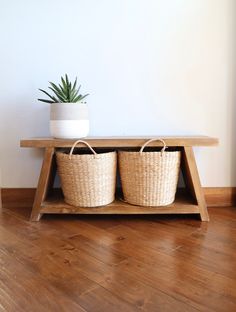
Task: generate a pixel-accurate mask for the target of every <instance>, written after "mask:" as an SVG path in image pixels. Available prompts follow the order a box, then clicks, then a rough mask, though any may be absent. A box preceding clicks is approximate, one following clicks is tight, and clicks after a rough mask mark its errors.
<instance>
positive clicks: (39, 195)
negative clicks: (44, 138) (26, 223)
mask: <svg viewBox="0 0 236 312" xmlns="http://www.w3.org/2000/svg"><path fill="white" fill-rule="evenodd" d="M53 157H54V148H53V147H47V148H46V149H45V153H44V159H43V164H42V169H41V173H40V177H39V182H38V187H37V190H36V194H35V199H34V204H33V208H32V213H31V217H30V220H31V221H39V220H40V218H41V213H40V210H41V203H42V202H43V201H44V199H45V198H46V195H47V192H48V187H49V185H50V186H51V183H52V182H51V181H52V179H53V178H51V175H52V171H51V168H52V161H53Z"/></svg>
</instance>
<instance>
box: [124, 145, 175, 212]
mask: <svg viewBox="0 0 236 312" xmlns="http://www.w3.org/2000/svg"><path fill="white" fill-rule="evenodd" d="M154 140H156V139H151V140H149V141H147V142H146V143H145V144H144V145H143V147H142V148H141V150H140V151H139V152H127V151H119V157H118V159H119V169H120V177H121V184H122V189H123V195H124V200H125V201H127V202H128V203H130V204H133V205H140V206H165V205H169V204H171V203H172V202H173V201H174V199H175V193H176V189H177V183H178V177H179V167H180V152H179V151H173V152H172V151H170V152H166V151H165V149H166V145H165V142H164V141H163V140H161V139H159V140H160V141H162V142H163V144H164V147H163V149H162V151H161V152H143V149H144V148H145V146H147V145H148V144H149V143H150V142H152V141H154Z"/></svg>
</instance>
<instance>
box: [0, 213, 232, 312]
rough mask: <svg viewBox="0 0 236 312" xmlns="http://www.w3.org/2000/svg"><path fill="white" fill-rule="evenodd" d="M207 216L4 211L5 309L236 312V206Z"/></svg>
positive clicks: (1, 272) (1, 270)
mask: <svg viewBox="0 0 236 312" xmlns="http://www.w3.org/2000/svg"><path fill="white" fill-rule="evenodd" d="M209 212H210V217H211V222H210V223H206V222H200V221H199V220H198V218H197V216H194V215H191V216H173V215H172V216H163V215H162V216H161V215H156V216H91V215H90V216H65V215H63V216H62V215H60V216H56V215H48V216H44V217H43V218H42V220H41V221H40V222H38V223H37V222H36V223H30V222H28V217H29V214H30V210H29V208H26V207H25V208H24V207H21V208H17V207H12V208H3V211H2V214H1V215H0V311H9V312H21V311H24V312H28V311H30V312H37V311H39V312H43V311H55V312H59V311H68V312H73V311H77V312H79V311H91V312H94V311H96V312H97V311H100V312H107V311H109V312H115V311H119V312H123V311H124V312H126V311H150V312H151V311H157V312H158V311H171V312H173V311H174V312H177V311H181V312H184V311H187V312H188V311H227V312H230V311H236V208H210V209H209Z"/></svg>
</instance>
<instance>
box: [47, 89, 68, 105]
mask: <svg viewBox="0 0 236 312" xmlns="http://www.w3.org/2000/svg"><path fill="white" fill-rule="evenodd" d="M48 88H49V89H50V90H52V92H54V93H55V95H56V96H57V98H58V99H59V100H60V102H66V99H65V98H64V96H63V95H60V94H59V93H58V92H56V91H55V90H54V89H53V88H51V87H48Z"/></svg>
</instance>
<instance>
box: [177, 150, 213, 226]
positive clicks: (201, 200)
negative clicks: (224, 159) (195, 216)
mask: <svg viewBox="0 0 236 312" xmlns="http://www.w3.org/2000/svg"><path fill="white" fill-rule="evenodd" d="M182 172H183V177H184V180H185V184H186V188H187V189H188V190H189V191H190V193H191V194H192V196H193V197H194V198H195V199H196V201H197V204H198V207H199V213H200V216H201V220H202V221H209V215H208V211H207V206H206V201H205V197H204V193H203V190H202V187H201V182H200V178H199V174H198V170H197V165H196V161H195V157H194V152H193V149H192V147H189V146H186V147H183V152H182Z"/></svg>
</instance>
